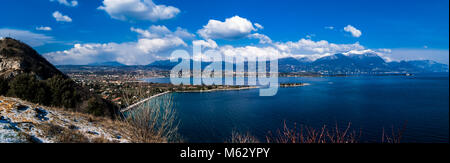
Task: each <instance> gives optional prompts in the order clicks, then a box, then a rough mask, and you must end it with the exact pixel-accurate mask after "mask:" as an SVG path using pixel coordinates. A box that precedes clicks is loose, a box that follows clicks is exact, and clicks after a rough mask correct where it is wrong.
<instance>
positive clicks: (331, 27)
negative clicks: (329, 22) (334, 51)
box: [325, 26, 334, 30]
mask: <svg viewBox="0 0 450 163" xmlns="http://www.w3.org/2000/svg"><path fill="white" fill-rule="evenodd" d="M325 29H329V30H334V27H333V26H327V27H325Z"/></svg>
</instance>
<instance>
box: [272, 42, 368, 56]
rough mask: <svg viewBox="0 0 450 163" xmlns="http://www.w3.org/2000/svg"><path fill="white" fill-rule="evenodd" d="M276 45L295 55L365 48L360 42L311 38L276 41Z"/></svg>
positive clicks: (332, 52)
mask: <svg viewBox="0 0 450 163" xmlns="http://www.w3.org/2000/svg"><path fill="white" fill-rule="evenodd" d="M275 46H276V47H277V48H278V49H280V50H281V51H285V52H288V53H291V54H293V55H310V54H336V53H343V52H348V51H351V50H363V49H365V48H364V46H362V45H360V44H359V43H358V42H357V43H354V44H335V43H329V42H328V41H326V40H321V41H312V40H309V39H300V40H299V41H297V42H292V41H289V42H286V43H275Z"/></svg>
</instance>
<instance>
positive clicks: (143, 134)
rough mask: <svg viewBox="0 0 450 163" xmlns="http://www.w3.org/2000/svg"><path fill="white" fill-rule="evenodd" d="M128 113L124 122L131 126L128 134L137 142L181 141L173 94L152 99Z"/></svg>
mask: <svg viewBox="0 0 450 163" xmlns="http://www.w3.org/2000/svg"><path fill="white" fill-rule="evenodd" d="M126 114H127V115H126V118H124V119H123V122H125V123H126V124H128V126H131V128H130V132H129V133H127V134H129V137H130V138H132V140H133V141H134V142H135V143H171V142H181V138H180V137H179V134H178V126H179V123H178V120H177V117H176V112H175V108H174V107H173V99H172V96H171V95H165V96H161V97H160V98H157V99H154V100H151V101H149V102H148V103H146V104H143V105H141V106H140V107H138V108H135V109H134V110H131V111H129V112H127V113H126Z"/></svg>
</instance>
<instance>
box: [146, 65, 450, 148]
mask: <svg viewBox="0 0 450 163" xmlns="http://www.w3.org/2000/svg"><path fill="white" fill-rule="evenodd" d="M156 80H158V81H156ZM147 81H150V82H161V83H165V82H168V81H169V79H149V80H147ZM280 81H281V82H282V83H283V82H306V83H310V84H312V85H310V86H305V87H296V88H280V90H279V92H278V95H276V96H274V97H260V96H259V90H257V89H255V90H246V91H227V92H214V93H176V94H174V95H175V101H176V107H177V111H178V116H179V118H180V121H181V126H180V133H181V134H182V136H183V137H184V138H185V140H186V141H187V142H219V143H220V142H225V141H226V140H227V139H228V138H230V137H231V133H232V131H233V130H236V131H241V132H244V133H245V132H250V133H251V134H253V135H255V136H256V137H258V138H259V139H261V140H265V137H266V135H267V134H268V132H269V131H272V132H276V131H277V129H280V128H282V127H283V121H286V122H287V124H294V123H297V124H298V125H300V124H304V125H308V126H312V127H317V128H320V127H322V126H323V125H324V124H327V125H328V126H334V125H335V124H336V123H338V124H339V125H340V126H341V127H343V128H345V127H346V125H347V124H348V123H349V122H351V123H352V127H353V129H355V130H360V129H361V131H362V137H361V139H362V142H379V141H381V137H382V136H381V135H382V131H383V128H385V129H386V131H391V127H392V125H394V126H395V127H396V128H402V126H403V125H404V124H405V122H407V125H406V126H407V128H406V131H405V133H404V138H403V140H402V141H403V142H420V143H429V142H447V143H448V142H449V102H448V101H449V100H448V99H449V78H448V73H445V74H428V75H416V77H406V76H362V77H324V78H280Z"/></svg>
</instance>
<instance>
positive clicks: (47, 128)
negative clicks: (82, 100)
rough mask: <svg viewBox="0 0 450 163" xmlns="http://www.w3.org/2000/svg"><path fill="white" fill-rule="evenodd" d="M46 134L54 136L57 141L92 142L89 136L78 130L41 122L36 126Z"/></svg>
mask: <svg viewBox="0 0 450 163" xmlns="http://www.w3.org/2000/svg"><path fill="white" fill-rule="evenodd" d="M36 128H39V129H40V130H41V131H42V132H43V134H44V135H46V136H47V137H50V138H52V139H53V140H54V141H55V143H91V141H89V139H88V138H87V137H85V136H84V135H83V134H81V133H80V132H78V131H75V130H70V129H68V128H64V127H61V126H56V125H53V124H49V123H46V124H39V125H37V126H36Z"/></svg>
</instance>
